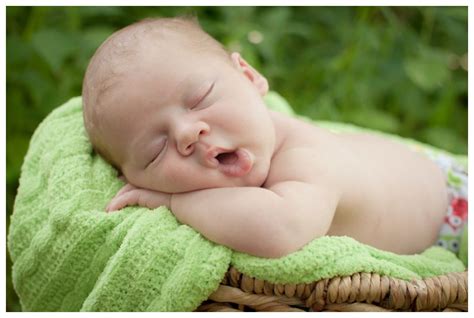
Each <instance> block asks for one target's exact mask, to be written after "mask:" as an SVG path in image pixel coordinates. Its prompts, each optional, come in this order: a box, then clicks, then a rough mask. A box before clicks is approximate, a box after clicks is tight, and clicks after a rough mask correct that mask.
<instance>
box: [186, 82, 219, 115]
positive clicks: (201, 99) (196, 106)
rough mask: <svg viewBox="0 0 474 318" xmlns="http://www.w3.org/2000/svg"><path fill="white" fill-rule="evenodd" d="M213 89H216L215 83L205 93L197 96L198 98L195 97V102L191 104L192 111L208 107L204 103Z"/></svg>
mask: <svg viewBox="0 0 474 318" xmlns="http://www.w3.org/2000/svg"><path fill="white" fill-rule="evenodd" d="M213 88H214V82H213V83H212V84H211V85H210V86H209V87H207V89H206V90H205V91H204V93H198V94H196V96H195V97H193V101H192V102H191V105H192V106H191V108H190V109H192V110H199V109H202V108H205V107H206V106H208V105H207V104H206V103H204V101H205V100H206V98H207V97H208V96H209V95H210V94H211V92H212V90H213Z"/></svg>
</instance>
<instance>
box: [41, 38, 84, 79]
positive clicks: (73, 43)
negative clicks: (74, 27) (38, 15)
mask: <svg viewBox="0 0 474 318" xmlns="http://www.w3.org/2000/svg"><path fill="white" fill-rule="evenodd" d="M32 43H33V47H34V48H35V50H36V51H37V52H38V54H39V55H40V56H41V57H42V58H43V59H44V60H45V61H46V62H47V63H48V65H49V66H50V68H51V70H52V71H53V72H54V73H57V72H58V71H59V69H60V68H61V66H62V64H63V63H64V61H65V60H66V59H67V58H68V57H69V56H70V55H71V54H72V53H73V52H74V51H76V50H77V49H78V48H79V41H77V38H76V37H75V36H74V35H73V34H71V33H66V32H64V31H59V30H58V29H41V30H39V31H37V32H35V33H34V34H33V37H32Z"/></svg>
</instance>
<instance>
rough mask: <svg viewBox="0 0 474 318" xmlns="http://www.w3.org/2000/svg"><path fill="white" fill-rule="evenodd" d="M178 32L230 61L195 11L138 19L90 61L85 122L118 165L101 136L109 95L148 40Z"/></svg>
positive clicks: (84, 101) (191, 44) (190, 43)
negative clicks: (202, 24)
mask: <svg viewBox="0 0 474 318" xmlns="http://www.w3.org/2000/svg"><path fill="white" fill-rule="evenodd" d="M177 35H179V36H181V38H182V40H183V41H181V42H182V43H183V45H186V46H188V47H189V48H190V49H193V50H196V51H200V52H202V51H208V52H211V53H214V54H216V55H217V56H219V57H222V58H224V59H225V60H227V61H228V62H230V58H229V54H228V52H227V51H226V50H225V48H224V47H223V46H222V45H221V44H220V43H219V42H218V41H216V40H215V39H214V38H213V37H211V36H210V35H209V34H207V33H206V32H205V31H204V30H203V29H202V28H201V26H200V25H199V22H198V19H197V17H196V16H192V15H188V16H181V17H173V18H146V19H143V20H140V21H138V22H135V23H133V24H131V25H129V26H127V27H125V28H123V29H120V30H119V31H117V32H115V33H113V34H112V35H111V36H110V37H109V38H107V39H106V40H105V41H104V42H103V43H102V44H101V45H100V47H99V48H98V49H97V51H96V52H95V53H94V55H93V56H92V58H91V60H90V62H89V65H88V67H87V69H86V73H85V75H84V80H83V85H82V104H83V114H84V126H85V128H86V132H87V134H88V135H89V139H90V141H91V143H92V145H93V146H94V149H95V151H96V152H97V153H99V154H100V155H101V156H102V157H103V158H104V159H105V160H107V161H108V162H109V163H111V164H112V165H113V166H115V168H117V169H119V164H118V162H117V161H116V160H114V159H115V158H113V156H112V155H111V154H110V152H109V151H108V150H107V148H108V147H107V145H105V144H104V143H103V142H102V140H101V138H100V130H101V116H103V114H104V112H105V111H106V110H105V109H104V108H105V106H106V105H105V104H106V102H105V100H106V98H105V97H106V96H107V94H108V93H109V92H110V90H111V88H113V87H114V86H115V85H116V84H117V82H118V80H119V79H120V75H121V74H122V73H123V72H124V71H125V70H126V69H127V64H128V63H126V62H127V60H129V59H130V58H131V57H133V56H135V54H137V53H138V52H139V50H140V44H142V43H143V41H144V40H151V41H160V40H162V41H166V37H169V36H177ZM142 49H143V48H142ZM124 62H125V63H124Z"/></svg>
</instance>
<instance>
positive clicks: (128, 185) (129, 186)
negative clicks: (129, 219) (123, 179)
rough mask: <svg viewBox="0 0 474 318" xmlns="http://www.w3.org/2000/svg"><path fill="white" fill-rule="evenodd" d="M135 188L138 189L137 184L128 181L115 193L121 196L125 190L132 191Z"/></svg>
mask: <svg viewBox="0 0 474 318" xmlns="http://www.w3.org/2000/svg"><path fill="white" fill-rule="evenodd" d="M134 189H136V187H135V186H133V185H131V184H130V183H127V184H126V185H124V186H123V187H122V188H121V189H120V190H119V192H117V194H116V195H115V197H118V196H121V195H122V194H124V193H125V192H128V191H131V190H134Z"/></svg>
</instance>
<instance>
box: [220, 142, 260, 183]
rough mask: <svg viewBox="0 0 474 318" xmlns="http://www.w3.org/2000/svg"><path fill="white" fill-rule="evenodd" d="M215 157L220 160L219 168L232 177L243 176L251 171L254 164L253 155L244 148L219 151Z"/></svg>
mask: <svg viewBox="0 0 474 318" xmlns="http://www.w3.org/2000/svg"><path fill="white" fill-rule="evenodd" d="M214 159H215V160H217V162H219V165H218V169H219V170H220V171H221V172H223V173H224V174H226V175H228V176H231V177H242V176H244V175H246V174H247V173H249V172H250V170H251V169H252V166H253V157H252V156H251V155H250V153H249V152H248V151H247V150H245V149H242V148H238V149H236V150H233V151H224V152H221V153H218V154H217V155H216V156H215V157H214Z"/></svg>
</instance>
